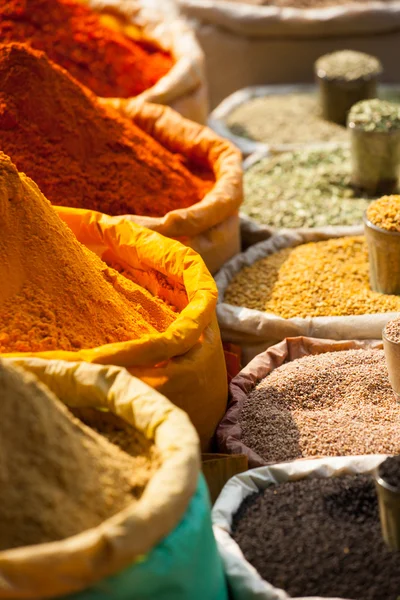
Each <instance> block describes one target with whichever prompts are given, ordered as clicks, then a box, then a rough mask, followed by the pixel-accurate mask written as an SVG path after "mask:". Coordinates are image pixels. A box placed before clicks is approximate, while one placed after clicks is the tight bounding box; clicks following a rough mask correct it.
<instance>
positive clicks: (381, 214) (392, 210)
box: [367, 195, 400, 233]
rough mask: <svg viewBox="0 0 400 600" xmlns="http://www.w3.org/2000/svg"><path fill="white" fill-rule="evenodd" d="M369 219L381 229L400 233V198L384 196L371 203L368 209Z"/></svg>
mask: <svg viewBox="0 0 400 600" xmlns="http://www.w3.org/2000/svg"><path fill="white" fill-rule="evenodd" d="M367 218H368V220H369V221H370V222H371V223H372V224H373V225H376V226H377V227H380V228H381V229H386V230H387V231H397V232H399V233H400V196H398V195H394V196H383V197H382V198H379V200H375V202H371V204H370V205H369V207H368V209H367Z"/></svg>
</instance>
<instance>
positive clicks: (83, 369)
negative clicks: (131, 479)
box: [0, 358, 226, 600]
mask: <svg viewBox="0 0 400 600" xmlns="http://www.w3.org/2000/svg"><path fill="white" fill-rule="evenodd" d="M6 362H11V363H12V364H14V365H18V366H20V367H22V368H23V369H25V370H27V371H30V372H31V373H33V374H34V375H35V376H36V377H37V378H38V379H39V381H40V382H42V383H44V384H45V385H46V386H47V387H48V388H49V389H50V390H51V391H52V392H53V393H54V394H55V395H56V396H57V397H58V398H59V400H61V401H62V402H64V403H65V404H66V405H67V406H69V407H71V408H72V407H74V408H77V407H79V408H91V409H95V408H100V409H102V410H107V411H110V413H112V414H113V415H117V416H118V417H119V418H121V419H122V420H124V421H125V422H127V423H129V424H130V425H131V426H133V427H134V428H135V429H136V430H137V431H140V432H141V433H142V434H143V435H144V436H145V437H146V438H147V439H148V440H149V441H151V442H152V443H153V444H154V445H155V446H156V448H157V450H158V452H159V454H160V459H161V464H160V467H159V469H158V470H157V471H156V472H155V474H154V475H153V477H152V478H151V480H150V481H149V483H148V485H147V486H146V488H145V490H144V492H143V494H142V496H141V497H140V499H139V500H137V501H135V502H132V504H130V505H129V506H128V507H126V508H125V509H124V510H123V511H121V512H119V513H117V514H116V515H114V516H113V517H111V518H110V519H107V520H106V521H104V522H103V523H102V524H101V525H100V526H98V527H95V528H92V529H90V530H87V531H84V532H82V533H80V534H78V535H75V536H73V537H70V538H68V539H65V540H60V541H56V542H51V543H46V544H39V545H34V546H25V547H22V548H16V549H12V550H6V551H2V552H0V598H4V599H7V600H9V599H11V598H18V599H22V598H34V599H36V600H41V599H42V598H54V597H59V596H61V595H62V597H63V598H68V599H70V598H71V600H72V599H74V600H84V599H85V598H86V599H88V598H91V599H92V600H102V599H104V598H105V597H108V598H119V599H120V600H130V599H133V598H137V599H140V600H151V599H153V598H156V597H161V596H162V597H163V598H165V599H166V600H175V599H177V600H178V599H180V600H186V598H188V597H189V596H188V594H190V597H191V598H196V599H197V600H202V598H206V597H207V598H210V599H212V600H225V599H226V591H225V583H224V579H223V573H222V568H221V566H220V562H219V560H218V556H217V553H216V548H215V542H214V539H213V536H212V530H211V520H210V509H209V501H208V498H207V494H206V493H205V489H204V482H203V481H202V479H200V480H199V473H200V456H199V442H198V437H197V435H196V432H195V430H194V428H193V426H192V425H191V423H190V421H189V419H188V417H187V415H185V413H184V412H183V411H181V410H179V409H178V408H176V407H174V406H173V405H172V404H171V403H170V402H169V401H168V400H167V399H166V398H164V397H163V396H162V395H161V394H159V393H158V392H156V391H155V390H153V389H151V388H150V387H149V386H147V385H146V384H145V383H143V382H142V381H140V380H139V379H136V378H135V377H132V376H130V375H129V373H128V372H127V371H126V370H125V369H122V368H118V367H111V366H102V365H90V364H87V363H82V362H80V363H78V362H64V361H52V360H50V361H49V360H43V359H38V358H31V359H12V360H10V361H8V360H6ZM102 414H103V415H104V414H107V413H104V412H102ZM3 459H4V457H3ZM197 545H198V547H199V549H201V552H200V550H199V553H198V554H197V556H196V560H197V562H196V566H197V569H198V570H197V573H196V571H195V570H194V569H193V568H191V565H190V562H193V557H192V554H191V552H192V551H193V548H196V547H197ZM166 554H167V555H168V567H166V566H165V555H166ZM202 563H203V564H202ZM163 565H164V566H163ZM154 573H157V577H154V576H153V577H151V575H152V574H153V575H154ZM171 589H173V590H174V594H175V595H173V594H172V593H171V592H170V590H171ZM81 590H82V591H81ZM202 594H203V595H202Z"/></svg>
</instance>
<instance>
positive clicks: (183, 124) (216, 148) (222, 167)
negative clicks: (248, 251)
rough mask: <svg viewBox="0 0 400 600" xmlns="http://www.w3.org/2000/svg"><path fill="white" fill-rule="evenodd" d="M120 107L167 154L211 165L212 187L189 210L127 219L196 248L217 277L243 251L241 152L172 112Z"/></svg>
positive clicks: (156, 107) (146, 106) (142, 106)
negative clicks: (239, 212) (229, 261)
mask: <svg viewBox="0 0 400 600" xmlns="http://www.w3.org/2000/svg"><path fill="white" fill-rule="evenodd" d="M122 102H123V101H121V102H120V103H119V104H120V110H121V112H122V113H123V114H125V116H127V117H129V118H131V119H132V120H133V122H134V123H135V124H136V125H137V126H138V127H140V128H141V129H142V130H143V131H145V132H146V133H148V134H149V135H151V136H152V137H153V138H154V139H155V140H157V142H159V143H160V144H162V145H163V146H164V147H165V148H167V149H168V150H171V151H172V152H179V153H181V154H183V155H184V156H186V157H187V158H189V159H190V158H192V159H197V160H199V159H200V160H202V162H205V163H206V164H209V165H210V166H211V168H212V170H213V172H214V176H215V185H214V186H213V188H212V189H211V190H210V191H209V192H208V194H206V195H205V196H204V198H203V199H202V200H201V201H200V202H197V203H196V204H193V205H192V206H190V207H189V208H179V209H176V210H172V211H170V212H168V213H167V214H166V215H164V216H163V217H146V216H139V215H126V216H125V217H126V218H128V219H130V220H132V221H134V222H135V223H138V224H139V225H143V226H144V227H148V228H149V229H152V230H154V231H158V232H159V233H162V234H163V235H165V236H167V237H171V238H174V239H178V240H179V241H181V242H182V243H184V244H185V245H186V246H190V247H192V248H193V249H195V250H196V251H197V252H198V253H199V254H201V256H202V257H203V259H204V261H205V263H206V265H207V267H208V268H209V269H210V271H211V272H212V273H215V272H216V271H217V270H218V269H220V268H221V267H222V265H223V264H224V263H225V262H226V261H227V260H229V259H230V258H232V256H234V255H235V254H237V253H238V252H239V251H240V229H239V217H238V210H239V207H240V205H241V203H242V200H243V182H242V180H243V171H242V159H241V154H240V152H239V151H238V150H237V149H236V148H235V147H234V146H233V145H232V144H231V143H230V142H228V141H226V140H223V139H221V138H220V137H218V136H217V135H216V134H215V133H214V132H213V131H211V129H209V128H207V127H203V126H201V125H198V124H197V123H192V122H191V121H189V120H187V119H183V118H182V117H181V116H180V115H179V114H177V113H176V112H174V111H173V110H171V109H170V108H168V107H163V106H159V105H155V104H147V103H145V104H143V103H139V102H134V103H132V104H131V105H130V107H129V110H128V111H124V109H123V108H122V104H121V103H122Z"/></svg>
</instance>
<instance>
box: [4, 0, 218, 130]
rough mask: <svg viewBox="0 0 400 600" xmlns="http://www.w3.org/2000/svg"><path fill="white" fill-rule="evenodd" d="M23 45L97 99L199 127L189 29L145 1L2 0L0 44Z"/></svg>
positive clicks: (198, 75) (202, 93)
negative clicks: (148, 106) (154, 110)
mask: <svg viewBox="0 0 400 600" xmlns="http://www.w3.org/2000/svg"><path fill="white" fill-rule="evenodd" d="M12 41H16V42H23V43H30V44H31V46H32V47H33V48H36V49H38V50H44V51H45V52H46V53H47V55H48V56H49V58H50V59H51V60H53V61H54V62H56V63H58V64H60V65H61V66H63V67H64V68H66V69H67V70H68V71H69V72H70V73H71V75H73V77H75V78H76V79H77V80H79V81H80V82H81V83H83V84H84V85H86V86H87V87H89V88H90V89H91V90H92V91H93V92H94V93H95V94H97V95H98V96H100V97H105V98H109V99H113V98H115V99H118V98H120V99H124V104H126V110H127V111H128V112H129V106H130V104H131V103H132V102H133V103H135V102H136V101H150V102H157V103H160V104H167V105H170V106H173V107H174V108H175V109H176V110H178V111H179V112H181V113H182V114H183V115H184V116H186V117H188V118H190V119H193V120H194V121H198V122H200V123H204V122H205V121H206V118H207V112H208V108H207V89H206V83H205V74H204V57H203V54H202V51H201V50H200V48H199V46H198V44H197V42H196V40H195V37H194V34H193V32H192V31H191V29H190V27H189V26H188V25H187V24H186V23H184V22H183V21H182V20H181V19H179V18H175V19H173V20H166V19H165V18H164V16H163V14H162V12H160V11H155V10H154V6H152V5H151V6H149V7H147V5H146V0H142V1H140V0H138V1H134V2H124V1H123V0H79V1H77V0H23V2H19V1H17V0H8V1H7V2H2V4H1V6H0V42H1V43H9V42H12Z"/></svg>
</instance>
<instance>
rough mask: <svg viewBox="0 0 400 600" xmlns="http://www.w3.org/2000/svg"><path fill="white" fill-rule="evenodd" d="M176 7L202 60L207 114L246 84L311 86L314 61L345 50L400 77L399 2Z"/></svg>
mask: <svg viewBox="0 0 400 600" xmlns="http://www.w3.org/2000/svg"><path fill="white" fill-rule="evenodd" d="M177 2H178V5H179V7H180V9H181V13H182V14H183V15H184V16H185V17H188V18H189V19H190V21H191V23H192V24H193V25H194V28H195V31H196V34H197V38H198V40H199V42H200V44H201V47H202V48H203V50H204V53H205V55H206V67H207V79H208V84H209V88H210V102H211V109H214V108H215V107H216V106H217V105H218V104H219V103H220V102H221V101H222V100H223V99H224V98H225V97H226V96H228V95H229V94H231V93H232V92H235V91H236V90H238V89H240V88H243V87H247V86H250V85H264V84H267V83H292V82H293V81H297V82H304V83H306V82H311V81H312V80H313V64H314V62H315V60H316V59H317V58H318V57H319V56H321V55H322V54H325V53H327V52H334V51H335V50H343V49H344V48H349V49H352V50H360V51H363V52H367V53H369V54H374V55H376V56H378V57H379V58H380V59H381V61H382V63H383V66H384V70H385V80H386V81H388V82H392V81H393V82H396V81H397V79H398V74H397V70H398V69H397V62H396V58H395V57H396V51H397V48H398V44H399V40H400V2H398V1H395V2H392V3H390V4H388V3H386V2H381V1H379V0H378V1H372V0H371V2H368V3H365V4H360V5H355V4H352V3H351V2H350V0H349V4H345V5H340V6H332V7H329V8H318V9H307V10H305V9H301V8H292V7H287V8H277V7H275V6H254V5H252V4H246V3H244V2H243V3H242V2H227V1H220V0H177ZM293 6H295V2H293Z"/></svg>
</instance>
